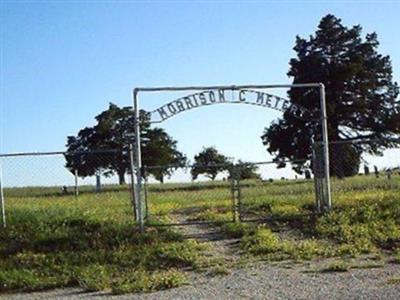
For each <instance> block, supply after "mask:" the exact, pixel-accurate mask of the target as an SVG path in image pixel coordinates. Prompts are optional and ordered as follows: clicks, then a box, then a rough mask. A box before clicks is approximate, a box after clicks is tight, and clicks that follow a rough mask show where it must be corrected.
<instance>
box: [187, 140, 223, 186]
mask: <svg viewBox="0 0 400 300" xmlns="http://www.w3.org/2000/svg"><path fill="white" fill-rule="evenodd" d="M229 164H230V163H229V160H228V158H227V157H226V156H224V155H223V154H220V153H219V152H218V150H217V149H215V148H214V147H208V148H203V150H202V151H201V152H200V153H199V154H197V155H195V157H194V164H193V166H192V169H191V174H192V179H193V180H195V179H197V177H198V176H199V175H200V174H204V175H205V176H207V177H208V178H210V179H211V180H214V179H215V177H217V175H218V173H220V172H222V171H225V170H227V169H228V165H229Z"/></svg>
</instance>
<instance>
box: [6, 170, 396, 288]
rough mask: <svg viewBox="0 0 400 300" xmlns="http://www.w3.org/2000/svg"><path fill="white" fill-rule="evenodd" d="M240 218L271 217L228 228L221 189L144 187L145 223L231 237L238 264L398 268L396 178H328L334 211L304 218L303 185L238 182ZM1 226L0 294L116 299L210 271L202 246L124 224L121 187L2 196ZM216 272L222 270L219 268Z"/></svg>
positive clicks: (308, 185)
mask: <svg viewBox="0 0 400 300" xmlns="http://www.w3.org/2000/svg"><path fill="white" fill-rule="evenodd" d="M242 184H243V186H242V190H241V193H242V203H241V205H242V210H243V218H245V219H250V218H254V217H269V216H271V217H277V219H276V220H271V221H268V222H267V223H265V224H257V223H248V222H237V223H226V222H225V221H230V220H232V205H231V204H232V200H231V192H230V187H229V183H228V182H223V181H216V182H209V183H188V184H163V185H161V184H151V185H149V186H148V187H147V193H148V204H149V222H157V223H160V222H161V223H168V222H173V221H176V220H175V219H176V218H179V216H181V217H182V216H184V218H185V219H187V220H197V221H199V220H205V221H214V222H216V225H215V226H219V227H220V229H221V230H222V232H223V233H224V234H225V235H226V236H227V237H236V238H240V248H241V251H242V252H243V254H242V255H243V257H244V258H246V257H248V258H257V259H263V260H269V261H276V260H287V259H289V260H305V259H313V258H324V257H332V256H338V257H347V256H351V257H352V256H358V255H362V254H369V255H373V256H374V257H376V258H377V259H380V257H383V256H390V257H392V258H393V260H394V261H397V262H399V263H400V177H399V176H393V178H392V179H391V180H387V179H385V178H375V177H373V176H370V177H365V176H357V177H354V178H349V179H346V180H333V182H332V190H333V204H334V209H333V210H332V212H330V213H329V214H326V215H323V216H316V215H313V214H312V210H313V203H314V194H313V187H314V186H313V182H312V181H276V182H273V183H270V182H256V181H247V182H243V183H242ZM5 192H6V193H5V194H6V208H7V221H8V227H7V228H6V229H0V292H12V291H32V290H41V289H49V288H55V287H66V286H81V287H82V288H84V289H85V290H87V291H97V290H106V291H111V292H112V293H115V294H120V293H128V292H138V291H152V290H159V289H165V288H171V287H175V286H179V285H182V284H185V283H186V282H187V280H188V279H187V272H190V271H193V270H195V271H199V272H202V271H204V270H207V268H210V267H211V266H215V263H214V264H213V263H212V262H210V261H209V259H208V258H207V256H206V255H205V254H204V253H205V252H206V251H209V250H210V249H208V248H209V247H211V246H210V245H209V244H207V243H199V242H196V241H195V240H193V239H185V238H184V237H183V236H182V235H181V234H180V233H179V231H178V230H177V229H175V228H171V227H157V228H154V227H148V228H147V230H146V233H145V234H143V235H140V234H139V233H138V231H137V226H136V224H135V223H134V222H133V218H132V208H131V205H130V193H129V191H128V190H127V187H109V188H108V189H106V190H105V191H104V192H102V193H98V194H96V193H92V192H91V188H90V187H86V188H85V189H83V193H82V194H81V195H80V196H79V197H78V198H77V199H76V198H75V197H74V196H73V195H68V196H65V195H61V194H60V193H59V188H15V189H9V190H6V191H5ZM218 267H220V268H225V266H218Z"/></svg>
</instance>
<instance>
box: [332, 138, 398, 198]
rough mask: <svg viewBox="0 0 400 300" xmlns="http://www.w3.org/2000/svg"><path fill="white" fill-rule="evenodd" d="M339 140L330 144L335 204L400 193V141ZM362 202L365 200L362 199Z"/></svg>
mask: <svg viewBox="0 0 400 300" xmlns="http://www.w3.org/2000/svg"><path fill="white" fill-rule="evenodd" d="M385 143H386V144H387V146H390V148H389V149H387V150H384V151H383V150H382V149H381V148H380V146H379V145H381V144H382V141H378V140H355V141H335V142H331V143H330V145H329V146H330V147H329V149H330V161H331V164H330V175H331V190H332V201H333V203H334V204H340V203H342V202H343V201H344V200H346V199H354V200H357V199H358V198H360V199H361V198H374V197H375V198H377V199H378V198H379V197H380V196H379V194H382V193H381V192H388V193H389V194H390V193H399V192H400V148H399V147H398V146H397V145H398V143H399V141H385ZM361 200H362V199H361Z"/></svg>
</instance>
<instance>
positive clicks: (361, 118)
mask: <svg viewBox="0 0 400 300" xmlns="http://www.w3.org/2000/svg"><path fill="white" fill-rule="evenodd" d="M361 32H362V28H361V26H359V25H357V26H353V27H351V28H347V27H346V26H344V25H343V24H342V22H341V20H340V19H338V18H336V17H335V16H333V15H327V16H325V17H323V18H322V19H321V22H320V24H319V26H318V29H317V31H316V33H315V34H314V35H311V36H310V37H309V38H308V39H303V38H300V37H298V36H297V38H296V45H295V47H294V48H293V49H294V50H295V52H296V54H297V57H296V58H293V59H291V60H290V70H289V72H288V76H290V77H292V78H293V83H308V82H322V83H324V85H325V87H326V100H327V115H328V132H329V138H330V140H331V141H352V140H356V139H366V140H368V141H369V142H367V143H363V144H350V143H337V144H334V145H333V146H331V147H330V157H331V173H332V174H333V175H336V176H339V177H343V176H349V175H353V174H355V173H356V172H357V171H358V166H359V163H360V158H361V154H362V153H363V152H365V151H368V152H373V153H379V152H380V151H382V149H384V148H386V147H391V146H393V145H394V144H393V142H391V138H393V137H398V136H399V134H400V102H399V100H397V96H398V94H399V88H398V85H397V83H395V82H393V78H392V66H391V61H390V57H389V56H384V55H381V54H379V53H378V45H379V42H378V39H377V34H376V33H371V34H367V35H366V36H365V38H364V39H363V38H362V36H361ZM288 95H289V97H290V100H291V101H292V103H295V104H298V105H300V106H302V107H305V108H307V109H308V110H309V111H312V113H311V116H309V117H308V118H307V119H304V118H303V119H302V118H296V117H295V116H294V115H292V114H291V112H290V111H287V112H285V113H284V115H283V118H282V119H279V120H277V121H275V122H273V124H272V125H271V126H270V127H269V128H266V129H265V131H264V134H263V135H262V137H261V138H262V141H263V144H264V145H266V146H267V150H268V151H269V152H270V153H271V154H273V155H274V156H275V160H276V161H277V162H278V163H279V162H282V161H283V160H285V159H290V160H304V161H310V159H311V153H312V144H313V141H319V140H321V130H320V127H319V126H318V123H317V122H316V121H315V120H317V119H318V118H319V117H320V109H319V108H320V104H319V93H318V91H317V90H310V89H291V90H289V92H288ZM349 163H350V165H349ZM293 167H294V169H295V170H297V171H298V172H302V171H304V169H305V168H307V167H308V166H307V164H305V163H304V162H297V163H295V164H294V165H293Z"/></svg>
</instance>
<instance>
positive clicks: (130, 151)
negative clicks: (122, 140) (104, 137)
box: [129, 144, 138, 221]
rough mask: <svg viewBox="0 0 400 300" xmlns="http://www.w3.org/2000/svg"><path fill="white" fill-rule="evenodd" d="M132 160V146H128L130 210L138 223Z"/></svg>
mask: <svg viewBox="0 0 400 300" xmlns="http://www.w3.org/2000/svg"><path fill="white" fill-rule="evenodd" d="M134 161H135V160H134V159H133V145H132V144H129V166H130V169H131V198H132V209H133V217H134V218H135V221H138V212H137V203H136V202H137V196H136V188H135V163H134Z"/></svg>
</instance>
